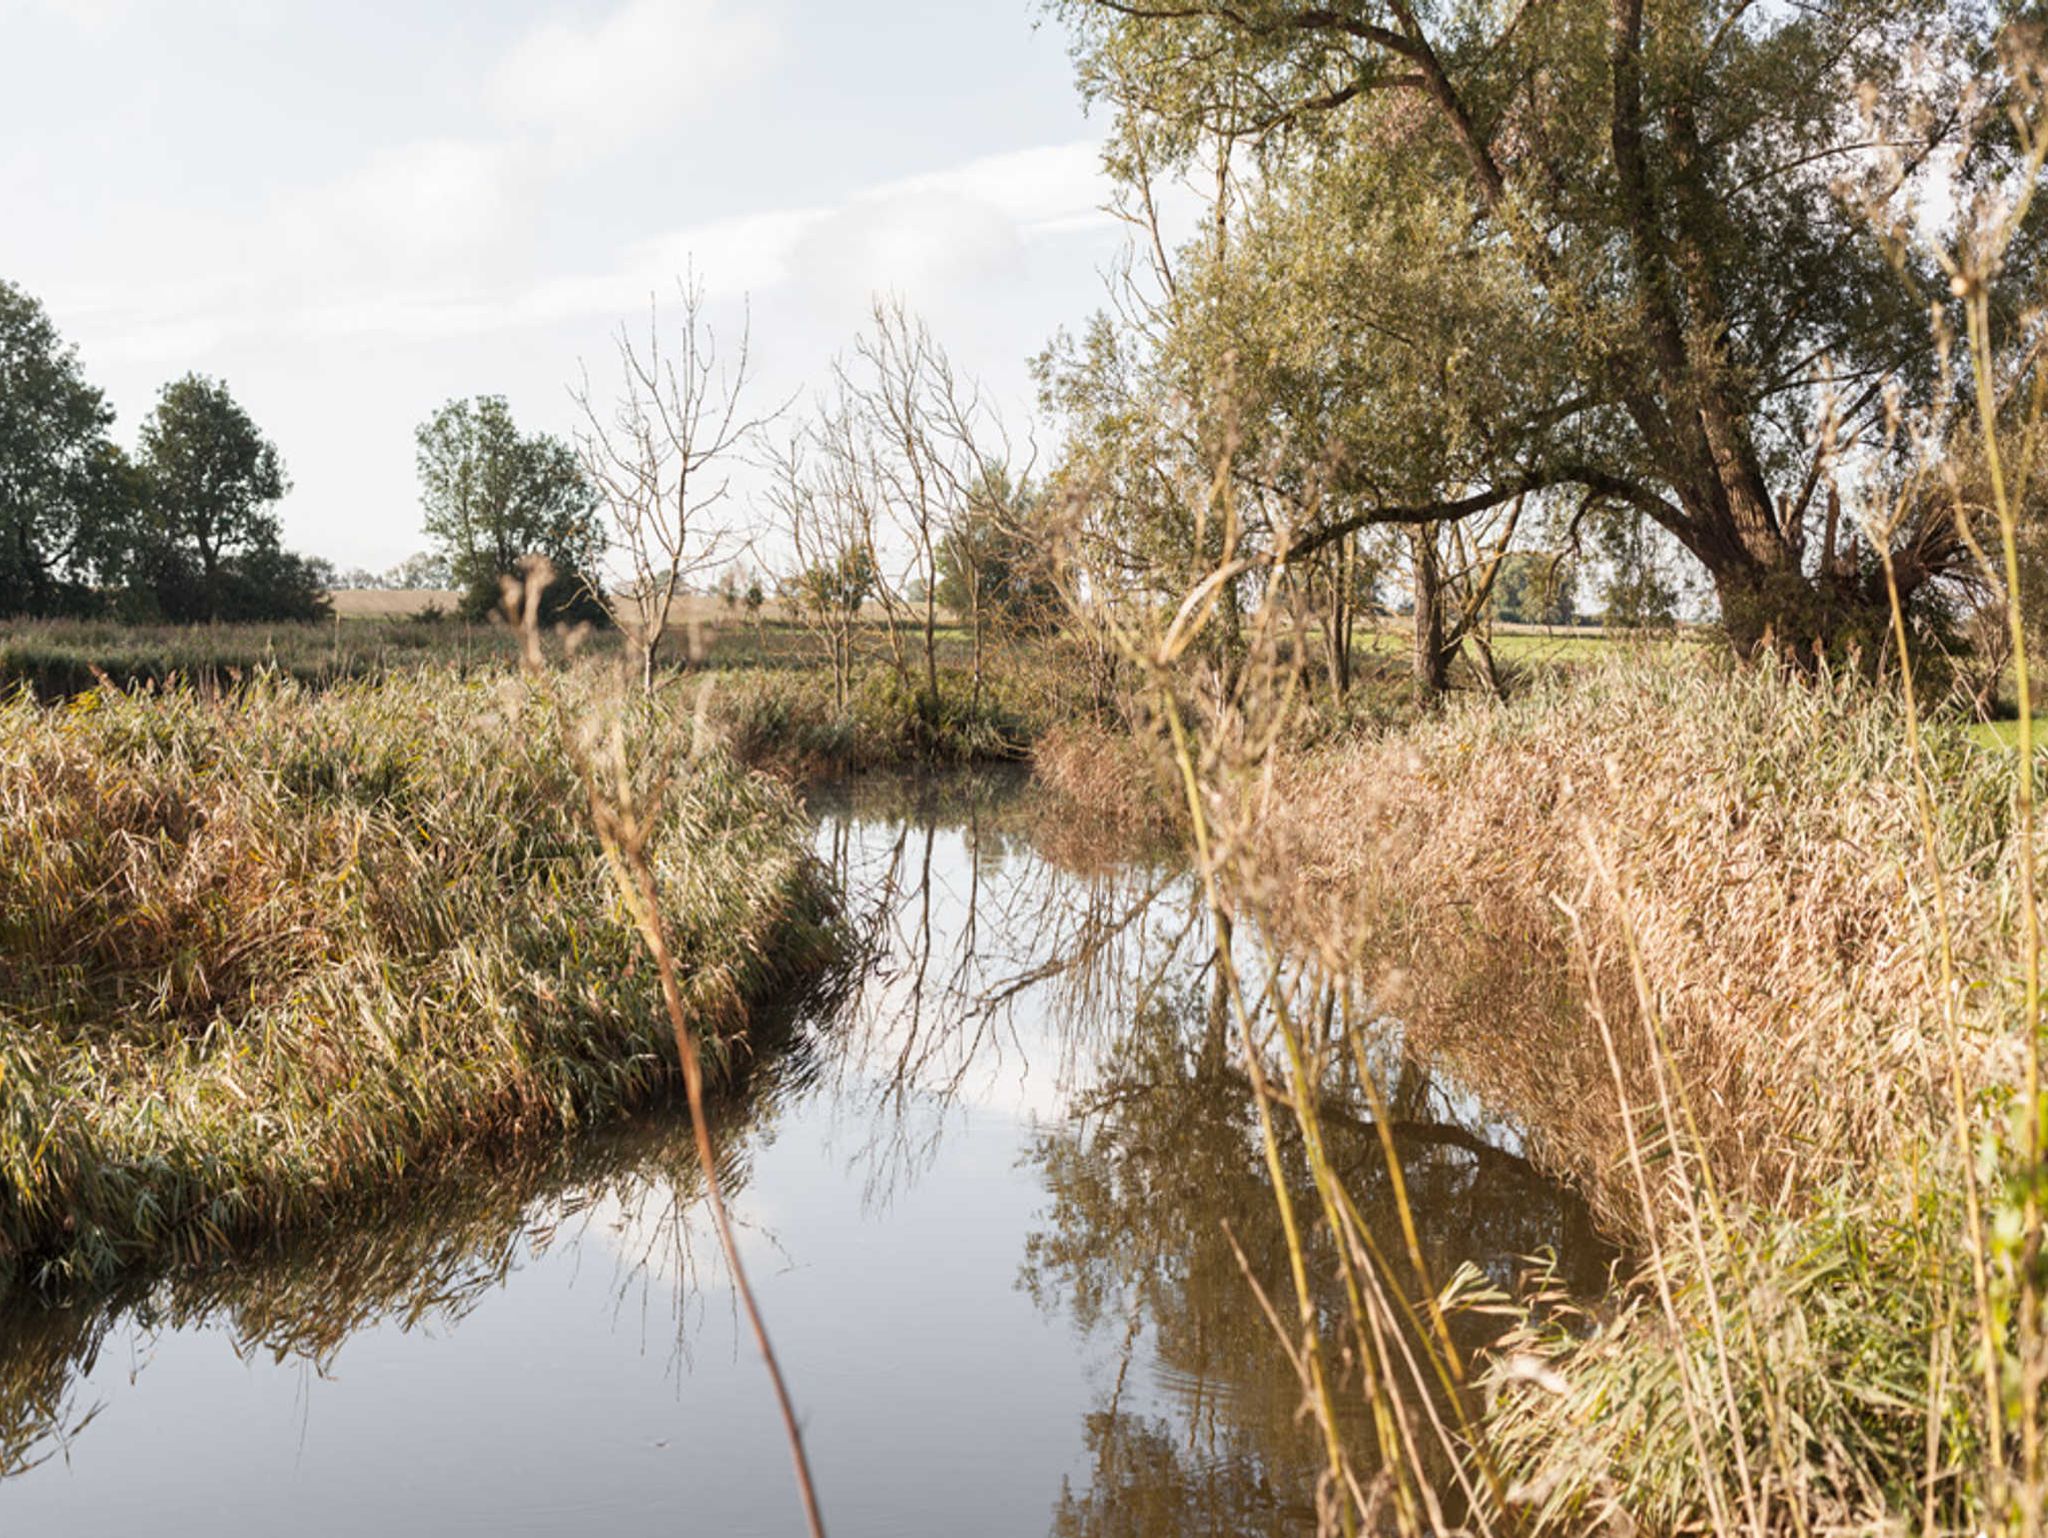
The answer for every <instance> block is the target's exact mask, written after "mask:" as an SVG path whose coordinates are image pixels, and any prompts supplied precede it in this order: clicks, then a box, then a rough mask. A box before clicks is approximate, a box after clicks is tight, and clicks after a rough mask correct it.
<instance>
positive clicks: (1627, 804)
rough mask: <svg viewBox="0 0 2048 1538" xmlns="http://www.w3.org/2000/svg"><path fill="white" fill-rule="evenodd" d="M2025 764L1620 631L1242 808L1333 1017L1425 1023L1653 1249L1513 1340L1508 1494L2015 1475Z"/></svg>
mask: <svg viewBox="0 0 2048 1538" xmlns="http://www.w3.org/2000/svg"><path fill="white" fill-rule="evenodd" d="M1681 723H1682V724H1683V729H1682V730H1681V729H1678V728H1679V725H1680V724H1681ZM2012 769H2013V762H2012V758H2011V755H2010V754H2000V753H1996V752H1992V751H1987V750H1986V748H1985V747H1984V746H1983V745H1982V744H1981V743H1980V742H1979V741H1978V740H1977V739H1976V737H1975V736H1974V734H1973V733H1972V731H1971V730H1970V728H1968V727H1966V726H1962V725H1956V726H1952V727H1950V726H1943V727H1938V728H1933V729H1930V731H1929V732H1928V737H1927V741H1926V743H1925V745H1924V755H1923V758H1922V760H1921V761H1920V762H1919V763H1918V764H1917V765H1916V763H1915V761H1914V760H1913V758H1912V756H1911V755H1910V753H1909V751H1908V748H1907V732H1906V729H1905V720H1904V716H1903V712H1902V709H1901V707H1900V706H1899V704H1898V703H1897V701H1896V700H1895V699H1893V698H1892V697H1890V696H1886V695H1880V694H1877V693H1875V692H1873V691H1871V690H1869V689H1868V688H1867V687H1864V686H1860V685H1857V684H1854V683H1851V682H1841V683H1834V682H1828V681H1821V682H1819V683H1815V682H1811V681H1799V680H1789V679H1786V678H1783V677H1780V676H1777V675H1775V674H1773V673H1771V672H1769V671H1767V670H1759V671H1747V672H1745V671H1737V670H1735V669H1733V668H1732V667H1731V666H1729V665H1726V664H1721V663H1716V662H1714V661H1712V660H1710V659H1696V660H1690V661H1689V660H1686V659H1684V658H1679V657H1667V658H1664V659H1661V660H1658V661H1655V662H1652V661H1650V660H1647V659H1634V660H1630V659H1617V660H1616V661H1615V662H1613V663H1612V664H1610V665H1606V666H1601V667H1596V668H1593V669H1591V670H1590V671H1588V672H1586V673H1584V674H1582V675H1580V676H1578V677H1576V678H1571V679H1565V678H1557V679H1553V680H1550V681H1547V682H1543V683H1539V684H1537V685H1536V686H1534V687H1532V688H1530V689H1529V690H1528V691H1526V692H1525V693H1524V694H1523V695H1521V696H1520V697H1518V698H1517V699H1516V700H1514V701H1513V702H1512V703H1510V704H1509V705H1507V706H1505V707H1496V706H1479V705H1474V706H1472V707H1469V708H1453V709H1451V710H1448V711H1447V712H1445V713H1444V714H1443V715H1442V716H1440V717H1437V718H1434V719H1431V720H1427V721H1424V722H1421V723H1418V724H1416V725H1414V726H1412V727H1409V728H1406V729H1403V730H1399V731H1396V732H1392V733H1387V734H1383V735H1378V736H1373V737H1369V738H1359V739H1352V740H1350V741H1347V742H1344V743H1341V744H1338V745H1334V746H1331V745H1326V746H1324V747H1321V748H1318V749H1315V750H1311V751H1307V752H1299V753H1294V754H1291V755H1283V756H1282V758H1281V760H1280V761H1279V762H1278V763H1277V764H1276V765H1275V768H1274V774H1273V778H1272V780H1271V783H1270V784H1269V785H1267V786H1266V787H1264V788H1262V789H1260V790H1259V791H1257V792H1256V794H1257V795H1258V796H1260V797H1262V798H1263V799H1261V800H1260V801H1259V802H1258V805H1257V811H1256V815H1255V816H1253V817H1252V818H1251V819H1250V820H1249V822H1248V823H1247V822H1246V821H1245V820H1244V819H1243V818H1241V817H1240V818H1239V820H1238V821H1237V822H1234V823H1231V824H1229V826H1233V827H1243V826H1251V827H1255V828H1256V830H1257V831H1256V834H1255V836H1254V837H1253V838H1252V839H1251V841H1250V844H1249V846H1248V847H1246V848H1244V849H1240V850H1232V851H1231V852H1230V853H1229V855H1228V860H1229V868H1230V872H1231V890H1232V892H1233V895H1234V899H1235V900H1236V901H1237V902H1238V903H1239V904H1240V905H1241V909H1242V911H1246V912H1249V913H1251V914H1253V915H1254V916H1256V917H1257V918H1258V919H1259V920H1260V922H1261V926H1262V927H1263V928H1265V929H1267V930H1268V931H1270V932H1274V933H1279V934H1284V935H1286V936H1287V937H1288V939H1289V943H1290V946H1291V948H1292V949H1293V951H1294V952H1295V954H1296V955H1298V956H1299V957H1301V958H1302V962H1301V964H1302V965H1303V966H1306V967H1307V968H1309V969H1310V971H1311V972H1313V973H1314V974H1315V975H1317V976H1320V977H1322V978H1324V979H1329V980H1334V982H1335V986H1336V989H1337V997H1340V998H1342V999H1343V1000H1344V1001H1345V1002H1344V1004H1343V1007H1342V1009H1341V1011H1340V1014H1341V1017H1342V1018H1343V1019H1346V1020H1348V1021H1351V1022H1353V1025H1352V1028H1353V1029H1354V1030H1363V1029H1366V1028H1367V1027H1368V1024H1369V1022H1372V1021H1377V1020H1380V1019H1383V1018H1384V1017H1385V1016H1386V1015H1388V1014H1391V1015H1393V1016H1395V1017H1398V1019H1399V1020H1400V1021H1401V1023H1402V1031H1403V1038H1404V1042H1405V1045H1406V1048H1407V1050H1409V1051H1411V1052H1414V1053H1417V1054H1419V1055H1420V1056H1422V1057H1424V1058H1425V1059H1427V1060H1429V1061H1431V1062H1433V1063H1435V1064H1439V1065H1441V1066H1442V1067H1443V1069H1444V1070H1445V1071H1447V1072H1448V1073H1450V1074H1451V1075H1452V1076H1454V1077H1455V1078H1456V1079H1457V1080H1458V1081H1460V1082H1462V1083H1463V1084H1465V1085H1467V1086H1470V1087H1471V1088H1473V1089H1474V1090H1476V1091H1477V1092H1478V1093H1479V1094H1480V1095H1481V1097H1482V1098H1483V1099H1484V1100H1485V1101H1486V1102H1487V1103H1488V1104H1489V1105H1491V1106H1494V1107H1496V1108H1498V1109H1499V1110H1501V1111H1503V1112H1505V1113H1507V1114H1510V1115H1512V1116H1514V1117H1515V1118H1516V1119H1517V1120H1518V1121H1519V1122H1520V1123H1521V1124H1522V1125H1523V1126H1524V1127H1526V1128H1527V1129H1528V1131H1529V1134H1530V1140H1531V1151H1532V1153H1533V1154H1534V1155H1535V1156H1536V1157H1537V1158H1538V1159H1539V1161H1541V1162H1542V1163H1544V1164H1546V1165H1548V1166H1549V1167H1550V1168H1551V1169H1553V1170H1555V1171H1557V1172H1560V1173H1562V1174H1564V1175H1566V1176H1568V1177H1570V1178H1571V1179H1572V1180H1573V1181H1574V1182H1575V1183H1576V1184H1578V1186H1579V1187H1580V1188H1581V1189H1582V1190H1584V1191H1585V1192H1586V1193H1587V1194H1588V1195H1589V1197H1590V1198H1591V1199H1592V1200H1593V1202H1594V1203H1595V1205H1596V1208H1597V1209H1598V1211H1599V1212H1600V1214H1601V1215H1602V1217H1603V1220H1604V1223H1605V1225H1606V1226H1607V1227H1608V1229H1609V1230H1610V1231H1611V1232H1614V1233H1616V1234H1618V1235H1621V1236H1624V1237H1625V1238H1626V1239H1627V1241H1628V1242H1629V1245H1630V1247H1631V1249H1632V1251H1633V1253H1634V1254H1635V1255H1636V1257H1637V1259H1638V1262H1639V1264H1640V1269H1639V1270H1638V1271H1637V1272H1636V1274H1635V1275H1634V1276H1633V1278H1632V1279H1631V1280H1629V1282H1628V1283H1627V1285H1625V1286H1624V1287H1623V1288H1622V1289H1621V1290H1620V1291H1619V1292H1617V1293H1616V1294H1615V1296H1614V1297H1612V1298H1611V1299H1608V1300H1606V1301H1605V1302H1604V1303H1602V1304H1601V1305H1600V1306H1598V1307H1597V1308H1595V1309H1592V1310H1590V1311H1587V1310H1581V1309H1580V1308H1578V1307H1577V1306H1576V1305H1574V1304H1572V1303H1570V1302H1569V1300H1566V1299H1563V1298H1561V1297H1559V1298H1552V1299H1550V1300H1548V1301H1547V1303H1545V1304H1544V1305H1542V1306H1540V1307H1539V1308H1538V1309H1537V1310H1536V1311H1534V1312H1532V1313H1529V1314H1527V1315H1525V1316H1524V1320H1525V1322H1524V1324H1523V1325H1522V1327H1521V1328H1520V1329H1519V1331H1518V1332H1517V1333H1516V1334H1515V1335H1514V1336H1512V1337H1511V1339H1510V1341H1509V1342H1508V1344H1507V1346H1506V1348H1505V1349H1504V1350H1502V1351H1501V1352H1499V1353H1498V1354H1497V1355H1496V1356H1495V1358H1494V1367H1493V1376H1492V1379H1491V1383H1490V1386H1489V1388H1488V1390H1487V1394H1486V1403H1487V1404H1488V1406H1489V1407H1490V1413H1489V1414H1488V1415H1487V1416H1486V1417H1485V1419H1484V1421H1483V1423H1482V1424H1480V1425H1479V1426H1478V1427H1477V1429H1476V1430H1475V1431H1474V1432H1473V1433H1472V1439H1471V1443H1470V1448H1471V1458H1472V1468H1473V1470H1474V1472H1473V1473H1472V1476H1471V1489H1472V1491H1473V1492H1474V1500H1475V1504H1476V1505H1477V1507H1478V1508H1479V1509H1480V1510H1481V1511H1486V1510H1489V1509H1490V1510H1491V1512H1492V1518H1491V1521H1492V1522H1495V1523H1506V1524H1510V1525H1512V1524H1515V1523H1519V1522H1522V1521H1527V1520H1531V1519H1533V1520H1534V1521H1535V1523H1536V1525H1537V1526H1538V1527H1539V1528H1544V1529H1546V1530H1558V1531H1573V1532H1577V1531H1586V1530H1592V1529H1599V1528H1602V1527H1607V1526H1610V1525H1612V1524H1615V1523H1622V1524H1624V1525H1628V1526H1632V1527H1636V1528H1642V1529H1647V1530H1649V1531H1657V1532H1678V1531H1768V1532H1778V1531H1788V1532H1795V1531H1796V1532H1843V1531H1859V1532H1866V1531H1889V1530H1895V1529H1903V1528H1907V1527H1910V1528H1914V1529H1924V1530H1934V1531H1951V1530H1967V1529H1969V1528H1970V1527H1971V1526H1972V1525H1974V1524H1975V1523H1977V1522H1978V1521H1980V1520H1982V1519H1983V1518H1984V1517H1985V1515H1986V1514H1987V1513H1988V1512H1992V1511H1994V1510H1997V1509H1998V1508H2000V1507H2001V1506H2002V1505H2003V1503H2004V1502H2005V1501H2006V1500H2007V1499H2008V1498H2009V1496H2008V1491H2009V1488H2010V1487H2009V1486H2008V1485H2007V1483H2006V1481H2007V1479H2008V1477H2009V1471H2010V1470H2012V1469H2014V1468H2016V1467H2017V1463H2018V1460H2019V1459H2020V1458H2021V1456H2022V1451H2023V1450H2022V1449H2021V1448H2020V1447H2019V1444H2018V1442H2017V1440H2016V1437H2017V1431H2016V1430H2015V1429H2014V1428H2016V1427H2019V1426H2023V1425H2024V1424H2025V1423H2026V1421H2027V1419H2028V1418H2029V1417H2030V1416H2033V1415H2038V1413H2039V1398H2038V1396H2039V1395H2040V1393H2041V1386H2040V1384H2039V1383H2038V1382H2036V1381H2033V1380H2032V1379H2031V1378H2030V1377H2029V1375H2028V1369H2026V1367H2025V1363H2026V1361H2027V1356H2026V1350H2025V1346H2024V1342H2022V1341H2020V1340H2019V1339H2018V1338H2017V1337H2015V1336H2014V1335H2013V1334H2012V1333H2011V1332H2010V1327H2009V1324H2008V1325H2007V1326H2000V1325H1998V1324H1997V1323H1996V1321H1997V1320H1999V1319H2005V1320H2007V1321H2010V1319H2011V1318H2012V1317H2013V1315H2012V1312H2011V1310H2012V1309H2013V1307H2014V1301H2015V1299H2017V1297H2018V1296H2019V1294H2020V1291H2021V1289H2023V1288H2024V1287H2025V1286H2026V1285H2027V1283H2026V1276H2027V1273H2028V1270H2029V1268H2030V1267H2033V1266H2036V1265H2038V1264H2039V1262H2038V1260H2036V1259H2034V1258H2033V1257H2031V1256H2029V1255H2027V1254H2024V1253H2022V1246H2021V1245H2020V1244H2019V1242H2018V1241H2017V1239H2016V1238H2015V1237H2014V1236H2017V1235H2020V1234H2023V1233H2024V1232H2025V1231H2026V1223H2025V1221H2024V1216H2023V1209H2024V1207H2025V1204H2026V1203H2027V1202H2028V1201H2029V1200H2030V1199H2031V1198H2030V1195H2029V1185H2028V1180H2027V1177H2026V1175H2025V1172H2024V1168H2023V1161H2022V1162H2021V1163H2018V1164H2016V1163H2015V1162H2014V1161H2015V1159H2016V1158H2017V1150H2018V1149H2019V1148H2020V1147H2021V1146H2023V1144H2024V1133H2023V1132H2022V1131H2015V1130H2012V1127H2010V1126H2009V1118H2010V1117H2012V1116H2014V1115H2020V1121H2019V1122H2018V1123H2017V1124H2014V1125H2016V1126H2018V1127H2021V1128H2023V1126H2024V1116H2023V1115H2022V1114H2021V1113H2020V1111H2019V1106H2020V1105H2021V1104H2023V1102H2020V1101H2016V1099H2015V1093H2016V1090H2017V1089H2018V1087H2019V1084H2020V1081H2021V1078H2022V1072H2021V1070H2022V1065H2023V1063H2024V1061H2025V1057H2026V1042H2025V1028H2024V1025H2023V1022H2022V1014H2021V1008H2020V1003H2019V981H2018V977H2017V973H2016V970H2015V968H2016V965H2017V963H2016V962H2015V961H2014V959H2013V958H2014V957H2015V956H2016V955H2019V954H2021V953H2022V952H2021V947H2020V945H2019V943H2018V941H2019V935H2018V926H2019V922H2020V921H2019V916H2018V910H2017V905H2016V901H2015V892H2016V889H2017V884H2018V883H2017V859H2018V855H2017V840H2016V829H2015V817H2014V813H2013V799H2012V789H2013V787H2012ZM1923 772H1924V773H1925V775H1926V776H1927V783H1928V784H1929V785H1930V786H1931V787H1933V789H1934V794H1933V795H1932V796H1931V797H1930V798H1929V799H1928V801H1927V803H1926V805H1927V807H1928V808H1929V811H1928V813H1927V815H1928V816H1929V818H1930V820H1929V822H1927V823H1926V824H1924V825H1923V822H1922V817H1923V809H1922V808H1923V803H1922V801H1921V799H1920V798H1919V796H1918V795H1916V780H1917V777H1918V776H1919V775H1920V774H1921V773H1923ZM1223 815H1228V812H1227V810H1226V811H1225V812H1221V813H1219V817H1218V822H1219V825H1221V818H1222V816H1223ZM1937 869H1938V870H1939V871H1940V873H1941V874H1940V878H1939V882H1938V884H1937V881H1936V878H1935V876H1934V875H1933V872H1934V871H1935V870H1937ZM1321 1050H1323V1049H1321V1048H1313V1047H1312V1051H1321ZM1342 1057H1343V1053H1342V1051H1341V1050H1340V1052H1339V1059H1338V1060H1339V1061H1341V1060H1342ZM1973 1209H1974V1211H1975V1213H1976V1214H1977V1215H1975V1216H1973ZM1978 1261H1981V1269H1980V1268H1979V1265H1978V1264H1977V1262H1978ZM1446 1280H1447V1279H1444V1278H1437V1279H1435V1281H1436V1283H1437V1284H1439V1285H1441V1284H1443V1283H1445V1281H1446ZM1449 1292H1450V1294H1451V1295H1452V1296H1453V1297H1456V1298H1460V1299H1462V1300H1463V1301H1465V1302H1469V1303H1475V1304H1478V1305H1481V1306H1485V1307H1490V1308H1511V1307H1518V1305H1510V1304H1509V1302H1508V1300H1507V1299H1506V1298H1504V1297H1503V1296H1502V1294H1501V1293H1500V1291H1499V1289H1498V1287H1497V1286H1496V1285H1495V1284H1494V1283H1493V1282H1491V1281H1487V1280H1485V1279H1481V1278H1476V1277H1467V1278H1464V1279H1462V1280H1460V1281H1458V1282H1457V1283H1456V1284H1455V1285H1452V1286H1451V1287H1450V1289H1449ZM1985 1320H1990V1321H1992V1323H1991V1324H1990V1325H1988V1326H1987V1325H1986V1324H1985V1323H1984V1321H1985ZM1987 1384H1993V1385H1996V1387H1995V1389H1991V1390H1987V1389H1986V1385H1987ZM1973 1385H1974V1391H1973ZM2030 1400H2031V1401H2032V1403H2033V1408H2032V1409H2031V1410H2030V1409H2029V1408H2028V1404H2029V1401H2030ZM2001 1428H2003V1429H2001Z"/></svg>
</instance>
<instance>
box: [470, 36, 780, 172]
mask: <svg viewBox="0 0 2048 1538" xmlns="http://www.w3.org/2000/svg"><path fill="white" fill-rule="evenodd" d="M778 36H779V34H778V32H777V29H776V28H775V26H774V25H773V24H772V23H771V22H770V21H769V19H768V18H767V17H766V16H764V15H763V14H762V7H761V6H759V5H758V4H748V3H744V0H624V3H623V4H621V5H620V6H619V7H618V9H616V10H614V11H613V12H611V13H610V14H609V15H608V16H605V17H604V18H603V19H601V20H599V21H597V22H596V23H595V24H594V25H579V24H576V23H573V22H559V21H551V22H545V23H543V24H542V25H540V26H538V27H536V28H535V29H534V30H533V31H531V32H529V33H528V34H527V35H526V36H525V37H524V38H522V39H521V40H520V41H519V42H518V43H517V44H516V45H515V46H514V47H513V48H512V49H511V51H510V52H509V53H507V54H506V55H505V57H504V58H503V59H502V60H501V61H500V63H499V65H498V68H497V71H496V73H495V74H494V76H493V77H492V80H491V86H490V96H491V101H492V103H493V105H494V106H495V107H496V108H497V110H498V111H499V112H500V113H502V114H503V115H504V116H505V117H506V118H507V119H509V120H510V121H512V122H515V123H522V124H526V125H529V126H532V127H535V128H538V129H541V130H542V131H544V132H545V133H546V134H548V135H549V136H550V137H551V138H552V139H553V140H554V142H555V144H556V147H557V148H558V149H559V150H562V151H565V152H567V153H570V154H584V153H590V152H593V151H598V150H603V149H609V148H613V147H616V146H618V145H621V144H625V143H629V142H631V141H632V140H633V139H636V138H638V137H640V136H641V135H643V134H645V133H647V132H649V131H650V130H652V129H655V128H658V127H660V126H662V125H663V124H665V123H668V122H672V121H674V120H676V119H678V118H681V117H685V116H688V115H691V114H695V113H701V112H703V111H704V110H706V109H707V108H708V107H710V106H711V105H712V104H713V103H715V102H716V101H717V100H718V99H719V98H721V97H722V96H724V95H725V94H726V93H728V92H730V91H731V90H733V89H734V88H735V87H737V86H738V85H740V84H742V83H744V82H745V81H746V80H747V79H748V78H749V77H751V76H752V75H754V74H755V73H756V72H757V71H758V70H759V69H760V68H761V66H762V65H763V64H764V63H765V62H766V61H767V60H768V59H769V58H770V56H771V55H772V54H773V53H774V51H775V48H776V44H777V41H778Z"/></svg>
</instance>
